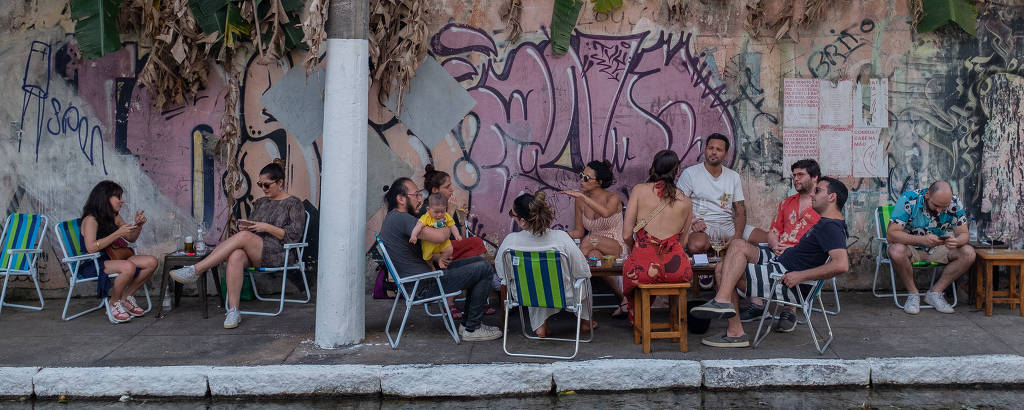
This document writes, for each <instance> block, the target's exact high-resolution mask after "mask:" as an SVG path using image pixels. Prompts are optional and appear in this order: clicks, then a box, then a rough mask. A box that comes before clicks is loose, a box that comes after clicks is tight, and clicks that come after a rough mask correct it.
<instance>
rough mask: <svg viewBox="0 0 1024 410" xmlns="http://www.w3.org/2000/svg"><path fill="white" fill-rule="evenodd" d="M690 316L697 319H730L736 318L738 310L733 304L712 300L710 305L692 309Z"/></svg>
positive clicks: (709, 302) (706, 304)
mask: <svg viewBox="0 0 1024 410" xmlns="http://www.w3.org/2000/svg"><path fill="white" fill-rule="evenodd" d="M690 314H691V315H693V317H695V318H697V319H718V318H724V319H728V318H731V317H733V316H736V310H735V309H733V307H732V303H729V302H719V301H716V300H714V299H711V300H710V301H708V303H705V304H703V305H700V306H697V307H695V308H693V309H690Z"/></svg>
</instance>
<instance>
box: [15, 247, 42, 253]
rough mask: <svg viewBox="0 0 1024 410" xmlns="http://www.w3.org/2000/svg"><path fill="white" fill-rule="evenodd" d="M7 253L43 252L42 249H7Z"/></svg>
mask: <svg viewBox="0 0 1024 410" xmlns="http://www.w3.org/2000/svg"><path fill="white" fill-rule="evenodd" d="M7 253H43V250H42V249H38V248H37V249H8V250H7Z"/></svg>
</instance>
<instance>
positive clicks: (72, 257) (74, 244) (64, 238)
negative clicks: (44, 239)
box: [53, 218, 153, 320]
mask: <svg viewBox="0 0 1024 410" xmlns="http://www.w3.org/2000/svg"><path fill="white" fill-rule="evenodd" d="M53 233H54V235H57V242H59V243H60V250H61V252H62V253H63V254H64V257H63V258H61V260H60V261H61V262H62V263H64V264H65V265H67V267H68V296H67V298H65V299H64V311H63V312H61V314H60V318H61V319H63V320H71V319H74V318H76V317H79V316H82V315H84V314H86V313H89V312H92V311H96V310H99V309H105V308H106V307H107V298H104V299H103V300H101V301H100V303H99V304H98V305H96V306H93V307H91V308H89V309H86V310H84V311H81V312H78V313H76V314H74V315H71V316H68V307H69V306H70V304H71V294H72V293H74V291H75V286H76V285H78V284H81V283H86V282H96V281H98V280H99V275H97V276H93V277H82V276H80V271H81V270H82V267H83V266H86V265H87V264H89V263H91V264H93V266H94V267H95V268H96V270H95V272H102V271H103V269H102V267H101V266H100V264H99V257H100V255H101V253H100V252H94V253H89V252H88V251H87V250H86V249H85V240H84V239H82V219H81V218H75V219H69V220H67V221H64V222H60V223H58V224H56V225H54V226H53ZM107 276H109V277H110V278H114V277H117V274H116V273H115V274H111V275H107ZM142 290H143V291H144V292H145V295H146V312H147V313H148V312H149V311H150V310H151V309H153V301H152V300H151V299H150V297H149V287H148V285H145V284H144V285H142Z"/></svg>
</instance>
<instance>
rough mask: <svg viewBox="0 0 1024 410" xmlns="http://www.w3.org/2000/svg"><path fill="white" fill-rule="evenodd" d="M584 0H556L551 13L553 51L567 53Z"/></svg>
mask: <svg viewBox="0 0 1024 410" xmlns="http://www.w3.org/2000/svg"><path fill="white" fill-rule="evenodd" d="M582 7H583V1H582V0H555V8H554V9H553V10H552V13H551V53H552V54H565V52H566V51H567V50H568V48H569V38H570V37H571V36H572V30H573V29H574V28H576V19H578V18H579V16H580V8H582Z"/></svg>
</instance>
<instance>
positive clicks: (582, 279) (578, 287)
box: [572, 278, 590, 289]
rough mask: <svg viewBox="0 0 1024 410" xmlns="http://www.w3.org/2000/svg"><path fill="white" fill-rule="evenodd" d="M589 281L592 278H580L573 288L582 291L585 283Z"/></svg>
mask: <svg viewBox="0 0 1024 410" xmlns="http://www.w3.org/2000/svg"><path fill="white" fill-rule="evenodd" d="M587 279H590V278H579V279H576V282H574V283H573V284H572V287H574V288H576V289H582V288H583V283H584V282H586V281H587Z"/></svg>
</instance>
